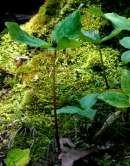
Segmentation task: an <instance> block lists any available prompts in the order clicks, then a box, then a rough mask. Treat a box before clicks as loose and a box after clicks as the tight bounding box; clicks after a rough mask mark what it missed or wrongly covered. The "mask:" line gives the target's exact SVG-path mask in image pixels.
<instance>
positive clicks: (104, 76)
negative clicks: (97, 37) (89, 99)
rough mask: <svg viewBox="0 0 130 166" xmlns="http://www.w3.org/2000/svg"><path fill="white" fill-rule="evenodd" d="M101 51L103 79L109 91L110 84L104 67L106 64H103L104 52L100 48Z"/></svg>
mask: <svg viewBox="0 0 130 166" xmlns="http://www.w3.org/2000/svg"><path fill="white" fill-rule="evenodd" d="M98 50H99V55H100V62H101V65H102V69H103V78H104V81H105V84H106V89H109V84H108V80H107V75H106V71H105V66H104V62H103V56H102V51H101V49H100V47H99V48H98Z"/></svg>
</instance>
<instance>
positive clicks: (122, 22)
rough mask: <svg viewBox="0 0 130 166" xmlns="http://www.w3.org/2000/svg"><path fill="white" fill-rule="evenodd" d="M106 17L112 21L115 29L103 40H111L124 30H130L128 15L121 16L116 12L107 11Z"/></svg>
mask: <svg viewBox="0 0 130 166" xmlns="http://www.w3.org/2000/svg"><path fill="white" fill-rule="evenodd" d="M104 17H105V18H106V19H107V20H109V21H110V22H111V23H112V25H113V27H114V30H113V31H112V32H111V33H110V34H109V35H108V36H106V37H104V38H103V39H102V42H104V41H107V40H110V39H111V38H113V37H115V36H116V35H118V34H119V33H120V32H121V31H122V30H127V31H130V21H129V20H128V19H127V18H126V17H122V16H119V15H118V14H116V13H106V14H104Z"/></svg>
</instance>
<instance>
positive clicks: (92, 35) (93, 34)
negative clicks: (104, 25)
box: [80, 30, 101, 43]
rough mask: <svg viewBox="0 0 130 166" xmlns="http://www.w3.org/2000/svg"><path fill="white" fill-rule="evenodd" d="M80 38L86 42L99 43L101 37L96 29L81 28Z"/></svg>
mask: <svg viewBox="0 0 130 166" xmlns="http://www.w3.org/2000/svg"><path fill="white" fill-rule="evenodd" d="M80 39H81V40H84V41H86V42H91V43H100V41H101V38H100V34H99V31H98V30H93V31H92V30H90V31H84V30H81V35H80Z"/></svg>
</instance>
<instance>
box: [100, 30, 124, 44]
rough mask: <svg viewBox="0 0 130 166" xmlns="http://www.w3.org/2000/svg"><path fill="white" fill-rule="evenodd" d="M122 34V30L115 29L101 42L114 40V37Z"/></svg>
mask: <svg viewBox="0 0 130 166" xmlns="http://www.w3.org/2000/svg"><path fill="white" fill-rule="evenodd" d="M120 32H121V29H114V30H113V31H112V32H111V33H110V34H109V35H107V36H105V37H104V38H102V40H101V42H104V41H107V40H110V39H112V38H113V37H115V36H117V35H118V34H119V33H120Z"/></svg>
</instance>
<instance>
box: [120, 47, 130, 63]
mask: <svg viewBox="0 0 130 166" xmlns="http://www.w3.org/2000/svg"><path fill="white" fill-rule="evenodd" d="M121 60H122V62H124V63H126V64H127V63H129V62H130V50H129V51H125V52H124V53H123V54H122V56H121Z"/></svg>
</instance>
